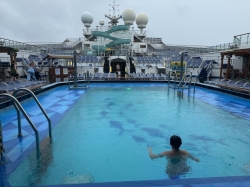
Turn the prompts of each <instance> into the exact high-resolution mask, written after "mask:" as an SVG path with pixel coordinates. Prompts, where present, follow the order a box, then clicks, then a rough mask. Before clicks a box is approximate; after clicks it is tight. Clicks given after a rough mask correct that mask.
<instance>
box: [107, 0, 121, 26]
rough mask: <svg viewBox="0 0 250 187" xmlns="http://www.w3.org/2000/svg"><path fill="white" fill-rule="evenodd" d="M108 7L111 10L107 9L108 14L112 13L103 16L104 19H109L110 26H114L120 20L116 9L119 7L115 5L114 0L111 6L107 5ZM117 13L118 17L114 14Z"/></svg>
mask: <svg viewBox="0 0 250 187" xmlns="http://www.w3.org/2000/svg"><path fill="white" fill-rule="evenodd" d="M109 6H110V7H111V9H109V12H112V13H113V15H112V13H109V15H108V14H105V17H107V18H108V19H110V20H111V21H110V22H109V23H110V24H112V25H116V24H117V23H118V22H119V21H118V20H119V19H120V18H121V17H120V14H119V12H120V11H119V9H118V8H117V7H119V4H115V0H113V4H109ZM117 12H118V15H117V14H116V13H117Z"/></svg>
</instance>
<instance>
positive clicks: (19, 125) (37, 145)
mask: <svg viewBox="0 0 250 187" xmlns="http://www.w3.org/2000/svg"><path fill="white" fill-rule="evenodd" d="M0 96H1V97H7V98H9V99H11V100H12V101H13V102H14V106H15V108H16V111H17V115H18V136H22V133H21V118H20V111H19V110H21V112H22V113H23V115H24V117H25V118H26V120H27V121H28V123H29V124H30V126H31V128H32V129H33V131H34V132H35V136H36V151H37V157H39V156H40V145H39V135H38V130H37V129H36V127H35V125H34V124H33V123H32V121H31V120H30V118H29V116H28V115H27V113H26V112H25V111H24V109H23V107H22V106H21V104H20V103H19V101H18V100H17V99H16V98H15V97H13V96H11V95H9V94H0Z"/></svg>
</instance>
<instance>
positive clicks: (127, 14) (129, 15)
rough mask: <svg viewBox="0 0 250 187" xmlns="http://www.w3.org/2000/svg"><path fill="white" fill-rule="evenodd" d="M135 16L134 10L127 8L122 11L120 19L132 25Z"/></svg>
mask: <svg viewBox="0 0 250 187" xmlns="http://www.w3.org/2000/svg"><path fill="white" fill-rule="evenodd" d="M135 18H136V14H135V12H134V10H132V9H131V8H128V9H126V10H124V11H123V12H122V19H123V21H124V23H125V25H133V24H134V21H135Z"/></svg>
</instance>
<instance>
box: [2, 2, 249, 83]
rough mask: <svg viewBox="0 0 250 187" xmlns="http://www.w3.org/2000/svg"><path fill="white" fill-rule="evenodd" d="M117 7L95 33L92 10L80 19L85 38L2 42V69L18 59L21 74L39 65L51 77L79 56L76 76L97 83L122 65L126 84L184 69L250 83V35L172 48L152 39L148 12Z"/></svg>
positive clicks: (204, 76)
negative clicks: (88, 77)
mask: <svg viewBox="0 0 250 187" xmlns="http://www.w3.org/2000/svg"><path fill="white" fill-rule="evenodd" d="M118 7H119V6H118V5H116V3H115V1H114V2H113V4H111V5H110V11H109V13H108V14H105V17H104V18H105V19H106V20H107V19H108V22H106V21H105V20H99V25H96V26H94V28H93V25H92V24H93V20H94V16H93V15H92V14H91V13H90V12H91V10H89V11H90V12H84V13H83V14H82V15H81V21H82V23H83V25H84V27H85V28H84V29H83V36H82V37H79V38H67V39H65V40H64V41H63V42H61V43H55V42H54V43H53V42H51V43H41V42H30V43H22V42H17V41H12V40H10V39H5V38H0V52H1V53H0V60H1V63H0V64H1V67H2V70H3V69H4V68H3V67H5V66H9V65H8V64H10V62H11V61H13V60H15V61H17V65H18V71H19V74H20V75H21V76H25V75H26V71H25V70H26V68H27V65H28V64H29V63H30V62H31V61H34V62H35V63H36V65H37V66H38V67H39V68H40V70H41V71H42V72H43V73H44V74H47V75H48V72H49V69H50V68H55V67H71V66H73V53H74V51H76V53H77V58H76V62H77V74H78V75H81V74H82V73H84V72H86V71H89V72H90V75H91V76H92V77H91V78H92V79H94V78H95V77H99V78H100V77H101V76H102V75H105V76H109V75H111V74H112V76H113V74H117V64H119V66H120V69H119V71H118V72H119V77H120V78H124V79H126V78H131V77H135V78H143V77H147V78H149V80H166V77H167V76H168V75H171V76H172V75H176V76H179V73H178V71H179V70H180V68H183V71H184V72H185V74H191V73H192V75H193V76H196V77H199V78H200V80H207V79H209V78H226V79H229V78H232V79H233V78H234V79H236V78H245V79H248V78H249V75H248V73H247V72H248V71H249V69H250V58H249V56H250V41H249V40H250V39H249V33H246V34H243V35H237V36H234V37H233V41H232V42H230V43H227V44H221V45H216V46H189V45H168V44H165V43H164V42H163V41H162V38H155V37H150V36H147V31H146V29H147V24H148V22H149V21H150V18H148V16H147V15H146V14H145V13H136V12H134V11H133V9H131V8H128V9H125V10H123V11H122V13H121V14H120V13H119V11H118ZM79 17H80V16H79ZM164 37H167V36H164ZM183 54H184V55H183ZM182 55H183V56H182ZM181 57H183V63H182V62H181V61H182V60H181ZM232 70H233V71H232ZM236 70H237V71H236ZM3 71H5V72H2V76H3V74H4V73H5V75H6V76H7V77H8V74H7V73H6V72H7V71H8V70H7V69H5V70H3ZM0 76H1V75H0ZM96 80H98V79H96ZM100 80H101V78H100ZM55 81H68V79H67V78H66V77H65V78H64V79H63V80H62V79H56V80H55Z"/></svg>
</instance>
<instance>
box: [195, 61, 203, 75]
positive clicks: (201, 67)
mask: <svg viewBox="0 0 250 187" xmlns="http://www.w3.org/2000/svg"><path fill="white" fill-rule="evenodd" d="M204 63H205V60H203V61H202V62H201V64H200V66H199V67H198V70H197V73H198V75H200V72H201V71H202V69H203V68H204Z"/></svg>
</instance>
